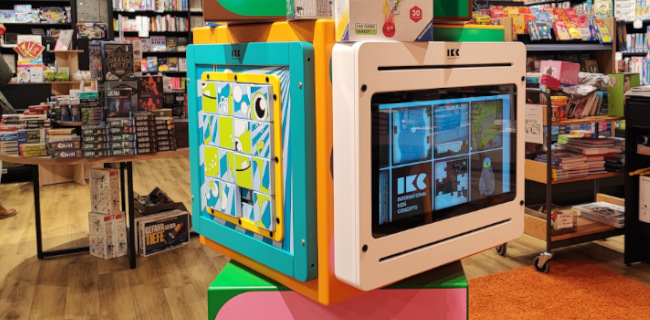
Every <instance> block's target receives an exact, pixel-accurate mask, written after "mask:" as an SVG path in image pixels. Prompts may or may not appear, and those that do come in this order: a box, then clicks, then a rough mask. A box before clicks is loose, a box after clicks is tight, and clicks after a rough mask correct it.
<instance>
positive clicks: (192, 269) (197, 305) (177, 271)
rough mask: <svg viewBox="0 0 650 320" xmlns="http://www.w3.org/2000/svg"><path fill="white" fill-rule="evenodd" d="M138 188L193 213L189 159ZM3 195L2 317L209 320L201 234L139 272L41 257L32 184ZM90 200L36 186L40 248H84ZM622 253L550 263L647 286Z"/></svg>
mask: <svg viewBox="0 0 650 320" xmlns="http://www.w3.org/2000/svg"><path fill="white" fill-rule="evenodd" d="M134 184H135V188H134V189H135V191H136V192H140V193H146V192H148V191H150V190H151V189H152V188H153V187H155V186H159V187H161V188H162V189H163V190H164V191H166V192H167V193H168V194H169V196H170V197H171V198H172V199H174V200H176V201H183V202H184V203H185V205H186V206H187V207H188V208H189V207H190V204H191V193H190V187H189V164H188V160H187V157H182V158H176V159H158V160H150V161H146V162H136V163H134ZM0 198H2V199H3V204H4V205H5V206H7V207H10V208H16V209H18V211H19V214H18V215H17V216H16V217H13V218H10V219H5V220H0V319H156V320H160V319H206V318H207V296H206V294H207V293H206V290H207V287H208V285H209V284H210V283H211V282H212V280H214V278H215V277H216V276H217V274H218V273H219V271H220V270H221V268H222V267H223V266H224V265H225V264H226V263H227V261H228V259H227V258H225V257H223V256H221V255H219V254H217V253H215V252H214V251H212V250H209V249H206V248H204V247H202V246H201V245H200V244H199V242H198V239H197V238H193V239H192V241H191V244H190V245H189V246H187V247H184V248H179V249H177V250H173V251H169V252H166V253H162V254H159V255H154V256H150V257H147V258H142V257H138V260H137V262H138V268H137V269H135V270H130V269H129V268H128V261H127V259H126V257H122V258H118V259H113V260H108V261H104V260H100V259H98V258H95V257H92V256H90V255H89V254H77V255H71V256H66V257H57V258H52V259H47V260H40V261H39V260H38V259H37V258H36V244H35V231H34V211H33V204H32V186H31V184H30V183H20V184H3V185H0ZM89 198H90V196H89V191H88V186H87V185H86V186H83V185H78V184H74V183H65V184H59V185H53V186H46V187H43V188H41V200H42V208H43V210H42V216H43V234H44V242H45V249H46V250H47V249H51V248H57V249H61V248H66V247H71V246H79V245H87V232H88V222H87V212H88V209H89V208H90V201H89ZM622 248H623V239H622V237H616V238H612V239H609V240H608V241H598V242H593V243H587V244H582V245H578V246H573V247H570V248H565V249H560V250H557V251H555V253H556V256H555V257H554V258H553V259H562V258H566V257H576V256H578V257H581V258H584V259H587V260H590V261H594V262H595V263H597V264H599V265H601V266H604V267H605V268H607V269H609V270H611V271H613V272H615V273H619V274H622V275H624V276H626V277H629V278H631V279H635V280H638V281H641V282H643V283H645V284H648V285H650V266H648V265H645V264H641V265H634V266H631V267H627V266H625V265H624V264H623V255H622V253H621V252H622V250H623V249H622ZM543 249H544V242H542V241H540V240H537V239H534V238H532V237H529V236H523V237H521V238H520V239H518V240H516V241H512V242H510V243H509V244H508V252H507V256H506V257H501V256H499V255H497V254H496V253H495V251H494V250H488V251H486V252H483V253H480V254H477V255H474V256H472V257H469V258H466V259H464V260H463V266H464V267H465V272H466V274H467V276H468V277H470V278H473V277H480V276H483V275H488V274H492V273H498V272H503V271H506V270H510V269H515V268H519V267H523V266H529V265H531V264H532V260H533V258H534V257H535V255H537V254H539V252H541V251H543ZM551 272H553V266H552V264H551Z"/></svg>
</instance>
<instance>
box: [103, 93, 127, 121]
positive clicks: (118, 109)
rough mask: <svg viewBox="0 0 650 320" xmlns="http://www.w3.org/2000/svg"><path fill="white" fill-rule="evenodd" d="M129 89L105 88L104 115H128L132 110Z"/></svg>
mask: <svg viewBox="0 0 650 320" xmlns="http://www.w3.org/2000/svg"><path fill="white" fill-rule="evenodd" d="M133 94H134V93H133V91H132V90H131V89H111V90H106V91H105V93H104V95H105V96H106V115H107V116H108V117H128V116H129V115H130V114H131V111H132V110H133V105H132V104H131V96H132V95H133Z"/></svg>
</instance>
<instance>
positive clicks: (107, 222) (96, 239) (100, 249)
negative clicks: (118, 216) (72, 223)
mask: <svg viewBox="0 0 650 320" xmlns="http://www.w3.org/2000/svg"><path fill="white" fill-rule="evenodd" d="M113 231H114V226H113V216H112V215H106V214H103V213H97V212H88V242H89V244H88V246H89V249H90V255H92V256H95V257H97V258H101V259H104V260H108V259H111V258H113V257H115V251H114V250H115V244H114V237H113Z"/></svg>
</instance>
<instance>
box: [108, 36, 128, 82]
mask: <svg viewBox="0 0 650 320" xmlns="http://www.w3.org/2000/svg"><path fill="white" fill-rule="evenodd" d="M101 47H102V66H103V71H104V80H133V63H134V62H133V45H132V44H128V43H111V42H102V44H101Z"/></svg>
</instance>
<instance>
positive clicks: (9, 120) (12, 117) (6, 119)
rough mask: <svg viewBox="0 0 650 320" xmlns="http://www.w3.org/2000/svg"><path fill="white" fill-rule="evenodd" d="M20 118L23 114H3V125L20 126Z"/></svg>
mask: <svg viewBox="0 0 650 320" xmlns="http://www.w3.org/2000/svg"><path fill="white" fill-rule="evenodd" d="M20 116H21V114H17V113H16V114H3V115H2V122H0V124H2V125H20Z"/></svg>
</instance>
